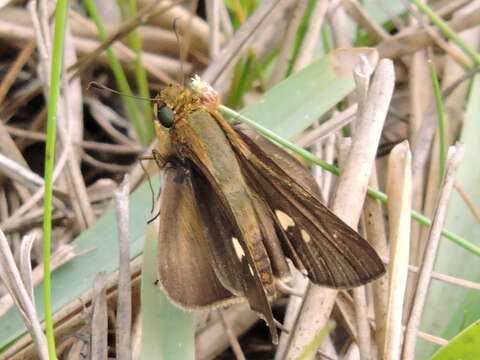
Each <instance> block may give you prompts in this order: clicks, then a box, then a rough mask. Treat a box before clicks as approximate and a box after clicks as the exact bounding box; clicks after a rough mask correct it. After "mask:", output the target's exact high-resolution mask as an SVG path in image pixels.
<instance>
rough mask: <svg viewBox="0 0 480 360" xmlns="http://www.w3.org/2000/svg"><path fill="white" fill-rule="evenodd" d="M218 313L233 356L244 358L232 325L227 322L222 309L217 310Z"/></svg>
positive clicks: (242, 359)
mask: <svg viewBox="0 0 480 360" xmlns="http://www.w3.org/2000/svg"><path fill="white" fill-rule="evenodd" d="M218 315H220V319H221V320H222V324H223V327H224V329H225V332H226V333H227V336H228V340H229V342H230V345H231V347H232V350H233V353H234V354H235V358H236V359H237V360H246V357H245V354H244V353H243V350H242V348H241V346H240V344H239V343H238V338H237V336H236V334H235V333H234V332H233V330H232V327H231V326H230V324H229V323H228V320H227V318H226V316H225V315H224V314H223V310H222V309H219V310H218Z"/></svg>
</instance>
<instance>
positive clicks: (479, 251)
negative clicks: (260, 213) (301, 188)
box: [218, 105, 480, 256]
mask: <svg viewBox="0 0 480 360" xmlns="http://www.w3.org/2000/svg"><path fill="white" fill-rule="evenodd" d="M218 109H219V110H220V111H221V112H222V113H223V114H225V115H226V116H230V117H232V118H234V119H236V120H240V121H242V122H244V123H247V124H249V125H251V126H252V127H253V128H254V129H256V130H257V131H258V132H259V133H260V134H262V135H264V136H265V137H267V138H269V139H271V140H273V141H274V142H276V143H278V144H279V145H282V146H283V147H286V148H287V149H289V150H291V151H293V152H294V153H296V154H298V155H300V156H302V157H303V158H305V159H306V160H308V161H310V162H312V163H314V164H316V165H319V166H321V167H322V168H323V169H325V170H327V171H330V172H331V173H332V174H334V175H337V176H338V175H340V170H339V169H338V168H337V167H335V166H333V165H331V164H329V163H327V162H325V161H322V160H320V159H318V158H317V157H316V156H315V155H313V154H312V153H311V152H309V151H307V150H304V149H302V148H300V147H298V146H296V145H295V144H293V143H292V142H291V141H288V140H286V139H284V138H282V137H280V136H278V135H277V134H275V133H274V132H273V131H271V130H269V129H267V128H265V127H263V126H262V125H260V124H258V123H256V122H255V121H253V120H251V119H249V118H247V117H246V116H243V115H242V114H239V113H237V112H236V111H234V110H232V109H229V108H227V107H226V106H224V105H220V106H219V108H218ZM367 194H368V195H370V196H372V197H374V198H375V199H378V200H380V201H382V202H383V203H387V201H388V197H387V195H386V194H385V193H383V192H381V191H379V190H375V189H373V188H368V190H367ZM412 218H413V219H414V220H416V221H417V222H419V223H420V224H422V225H424V226H431V224H432V221H431V220H430V219H429V218H427V217H426V216H424V215H423V214H420V213H418V212H416V211H412ZM442 235H443V236H444V237H445V238H447V239H448V240H450V241H453V242H454V243H455V244H457V245H458V246H460V247H462V248H464V249H466V250H468V251H469V252H471V253H473V254H475V255H477V256H480V248H479V247H477V246H476V245H474V244H472V243H470V242H468V241H467V240H465V239H463V238H462V237H461V236H459V235H457V234H454V233H452V232H450V231H448V230H445V229H444V230H442Z"/></svg>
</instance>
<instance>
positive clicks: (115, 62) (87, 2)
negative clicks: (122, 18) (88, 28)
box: [83, 0, 148, 145]
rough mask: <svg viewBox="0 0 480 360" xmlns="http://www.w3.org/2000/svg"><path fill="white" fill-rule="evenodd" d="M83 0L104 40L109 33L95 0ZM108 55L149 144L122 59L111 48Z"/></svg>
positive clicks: (136, 125)
mask: <svg viewBox="0 0 480 360" xmlns="http://www.w3.org/2000/svg"><path fill="white" fill-rule="evenodd" d="M83 2H84V4H85V8H86V9H87V11H88V13H89V15H90V17H91V18H92V20H93V21H94V22H95V25H96V26H97V30H98V35H99V38H100V40H102V41H104V40H105V39H106V38H107V33H106V31H105V28H104V26H103V23H102V19H101V17H100V14H99V13H98V10H97V8H96V7H95V4H94V2H93V0H84V1H83ZM107 56H108V61H109V62H110V66H111V67H112V71H113V75H114V76H115V79H116V81H117V84H118V87H119V88H120V92H122V93H124V94H125V95H127V96H124V97H123V98H122V99H123V101H124V102H125V107H126V109H127V112H128V115H129V117H130V118H131V119H132V121H133V126H134V128H135V131H136V133H137V136H138V139H139V141H140V143H141V144H142V145H147V144H148V140H147V136H146V132H145V129H144V126H143V124H142V122H141V121H140V116H139V114H138V111H137V107H136V106H135V102H134V101H133V99H132V98H131V97H130V96H132V95H133V93H132V90H131V89H130V85H128V80H127V76H126V75H125V72H124V71H123V68H122V64H121V63H120V60H118V58H117V56H116V55H115V53H114V52H113V51H112V49H110V48H108V49H107Z"/></svg>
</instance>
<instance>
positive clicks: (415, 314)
mask: <svg viewBox="0 0 480 360" xmlns="http://www.w3.org/2000/svg"><path fill="white" fill-rule="evenodd" d="M462 156H463V146H462V145H461V144H459V145H457V146H456V148H455V147H450V149H449V156H448V158H449V161H448V167H447V169H446V173H445V178H444V181H443V186H442V188H441V191H440V195H439V198H438V205H437V209H436V211H435V215H434V217H433V223H432V227H431V228H430V235H429V239H428V245H427V248H426V250H425V254H424V257H423V263H422V267H421V270H420V274H419V278H418V282H417V289H416V292H415V296H414V298H413V299H414V300H413V305H412V311H411V314H410V318H409V320H408V324H407V330H406V333H405V341H404V350H403V357H402V358H403V359H404V360H410V359H414V358H415V345H416V340H417V332H418V330H419V326H420V319H421V316H422V312H423V307H424V305H425V301H426V299H427V291H428V287H429V284H430V279H431V273H432V270H433V265H434V262H435V257H436V255H437V249H438V245H439V242H440V237H441V235H440V234H441V231H442V226H443V223H444V221H445V217H446V213H447V205H448V200H449V199H450V194H451V191H452V187H453V183H454V181H455V175H456V172H457V169H458V167H459V165H460V162H461V160H462Z"/></svg>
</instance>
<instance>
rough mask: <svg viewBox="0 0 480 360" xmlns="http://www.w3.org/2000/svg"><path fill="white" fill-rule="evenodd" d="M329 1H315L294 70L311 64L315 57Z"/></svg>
mask: <svg viewBox="0 0 480 360" xmlns="http://www.w3.org/2000/svg"><path fill="white" fill-rule="evenodd" d="M328 3H329V2H328V1H325V0H320V1H317V2H316V3H315V6H314V8H313V10H312V14H311V17H310V23H309V25H308V29H307V31H306V33H305V38H304V39H303V42H302V45H301V47H300V51H299V54H298V57H297V60H296V62H295V65H294V66H293V72H297V71H300V70H301V69H303V68H304V67H306V66H307V65H308V64H310V63H311V62H312V60H313V58H314V53H315V47H316V46H317V42H318V38H319V37H320V29H321V27H322V24H323V20H324V18H325V15H326V14H327V10H328Z"/></svg>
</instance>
